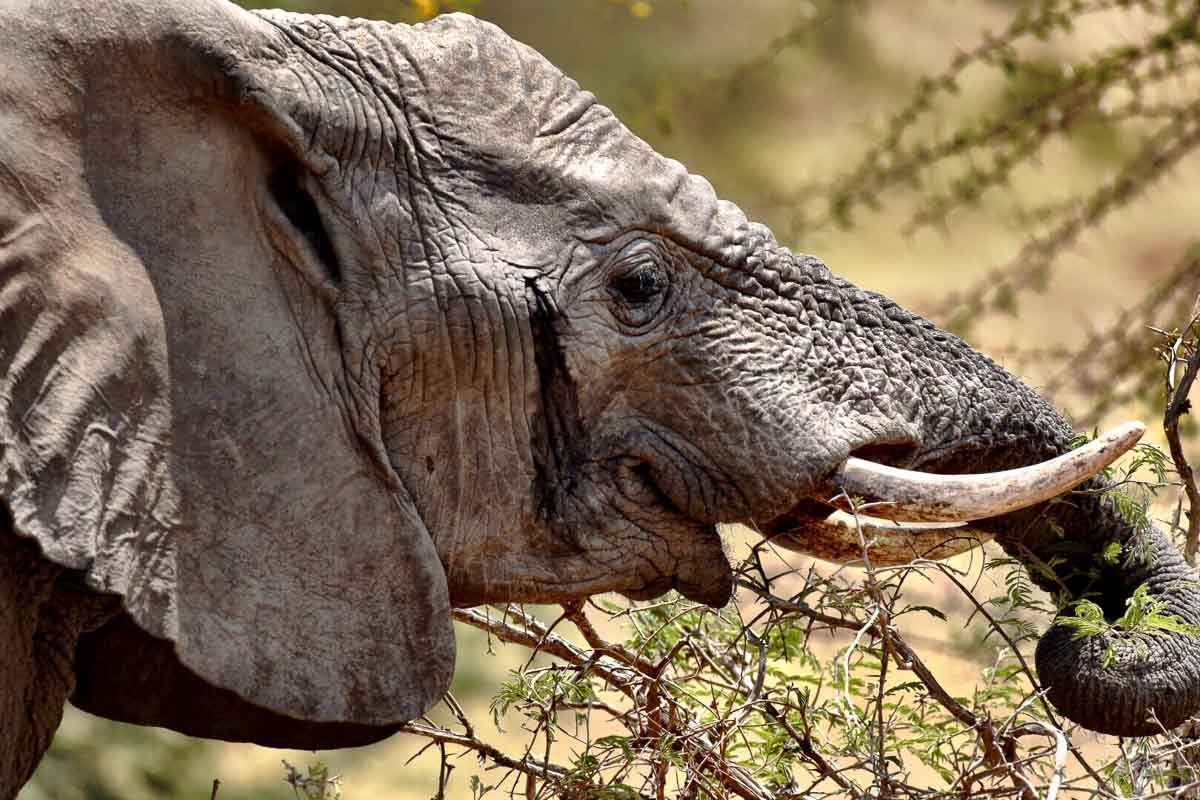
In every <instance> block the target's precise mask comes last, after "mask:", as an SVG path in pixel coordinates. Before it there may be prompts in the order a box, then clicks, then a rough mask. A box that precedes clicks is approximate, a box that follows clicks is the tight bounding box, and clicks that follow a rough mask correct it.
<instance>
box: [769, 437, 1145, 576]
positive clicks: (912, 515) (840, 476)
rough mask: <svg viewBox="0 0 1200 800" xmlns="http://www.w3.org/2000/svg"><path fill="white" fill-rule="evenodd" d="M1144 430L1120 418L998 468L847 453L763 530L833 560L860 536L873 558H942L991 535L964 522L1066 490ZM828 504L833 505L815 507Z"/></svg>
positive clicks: (850, 550) (854, 551) (856, 551)
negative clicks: (1080, 439) (1087, 436)
mask: <svg viewBox="0 0 1200 800" xmlns="http://www.w3.org/2000/svg"><path fill="white" fill-rule="evenodd" d="M1145 430H1146V427H1145V426H1144V425H1143V424H1141V423H1140V422H1127V423H1125V424H1123V425H1120V426H1118V427H1116V428H1114V429H1112V430H1111V431H1109V432H1107V433H1105V434H1104V435H1102V436H1100V437H1098V438H1096V439H1095V440H1094V441H1092V442H1089V443H1088V444H1086V445H1084V446H1082V447H1080V448H1078V449H1076V450H1071V451H1069V452H1067V453H1064V454H1062V455H1060V456H1058V457H1057V458H1053V459H1050V460H1048V461H1043V462H1041V463H1038V464H1032V465H1029V466H1026V467H1021V468H1019V469H1011V470H1005V471H1003V472H991V473H980V474H970V475H937V474H930V473H925V472H914V471H911V470H904V469H898V468H896V467H890V466H886V465H883V464H877V463H875V462H872V461H867V460H865V459H861V458H855V457H850V458H847V459H846V460H845V461H844V462H843V463H842V464H841V465H840V466H839V467H838V468H837V469H836V470H834V472H833V473H832V475H831V476H830V477H829V478H828V479H827V480H826V481H825V482H824V484H823V486H824V488H823V492H824V499H823V501H821V502H814V501H813V500H811V499H809V500H805V501H804V502H802V503H801V504H800V505H799V506H797V507H796V508H795V509H793V510H792V511H790V512H788V513H786V514H784V515H783V516H781V517H779V518H777V519H775V520H774V521H772V522H771V523H769V524H768V525H767V526H765V527H764V529H763V533H764V534H766V535H768V536H771V537H774V540H775V541H776V543H777V544H779V545H781V546H783V547H786V548H788V549H794V550H800V551H802V552H806V553H810V554H812V555H816V556H818V557H821V558H826V559H829V560H834V561H847V560H852V559H854V558H858V557H860V556H861V553H862V545H863V542H865V541H871V542H872V550H871V552H872V558H873V561H877V562H878V563H880V564H884V563H887V564H894V563H903V562H906V561H909V560H911V559H912V558H914V557H925V558H948V557H950V556H952V555H956V554H958V553H960V552H963V551H965V550H969V549H970V548H972V547H975V546H977V545H978V544H980V543H981V542H984V541H987V540H988V539H990V538H991V534H989V533H985V532H983V531H980V530H978V529H976V528H973V527H971V526H969V525H968V524H967V523H971V522H975V521H979V520H985V519H990V518H993V517H999V516H1002V515H1004V514H1009V513H1012V512H1013V511H1019V510H1020V509H1023V508H1028V507H1029V506H1033V505H1036V504H1038V503H1042V502H1045V501H1046V500H1050V499H1051V498H1053V497H1057V496H1058V495H1060V494H1063V493H1064V492H1067V491H1070V490H1071V489H1073V488H1075V487H1076V486H1078V485H1079V484H1081V483H1083V482H1084V481H1086V480H1087V479H1088V478H1091V477H1092V476H1094V475H1096V474H1097V473H1099V472H1100V471H1102V470H1103V469H1104V468H1106V467H1107V466H1109V465H1110V464H1112V463H1113V462H1114V461H1115V460H1116V459H1117V458H1119V457H1120V456H1121V455H1122V454H1124V453H1125V452H1127V451H1128V450H1129V449H1130V448H1132V447H1133V446H1134V445H1135V444H1137V442H1138V440H1139V439H1140V438H1141V437H1142V434H1143V433H1145ZM829 506H833V507H834V508H837V509H840V510H841V511H835V512H834V513H833V514H829V515H827V516H826V515H823V514H819V513H816V509H824V510H826V511H827V510H828V507H829ZM846 511H850V512H852V514H853V516H851V515H847V514H845V513H843V512H846ZM864 513H865V514H869V515H870V516H864ZM906 523H919V524H916V525H912V524H906Z"/></svg>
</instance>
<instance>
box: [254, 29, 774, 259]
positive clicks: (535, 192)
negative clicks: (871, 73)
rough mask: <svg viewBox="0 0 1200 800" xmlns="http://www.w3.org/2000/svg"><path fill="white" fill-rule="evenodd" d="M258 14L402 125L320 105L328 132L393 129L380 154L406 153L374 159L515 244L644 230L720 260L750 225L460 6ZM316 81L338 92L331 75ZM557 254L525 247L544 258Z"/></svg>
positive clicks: (350, 137) (550, 68) (356, 135)
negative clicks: (380, 12) (432, 11)
mask: <svg viewBox="0 0 1200 800" xmlns="http://www.w3.org/2000/svg"><path fill="white" fill-rule="evenodd" d="M262 13H263V15H264V16H265V17H267V18H268V19H270V20H271V21H272V22H274V23H275V24H277V25H281V27H286V28H287V29H288V30H289V32H290V33H291V34H292V35H293V41H295V39H296V38H297V36H298V37H299V38H302V39H303V40H306V41H307V42H308V43H315V44H318V45H319V46H318V47H317V48H314V49H309V48H304V49H305V50H307V52H308V55H309V56H315V57H316V58H317V59H318V61H319V62H320V63H318V65H317V69H318V70H320V71H322V72H330V71H333V72H335V73H336V74H337V75H339V76H340V78H339V81H340V82H345V83H346V84H347V85H346V86H345V89H347V90H349V91H351V92H353V93H355V94H357V95H358V96H359V97H360V99H361V101H362V102H364V103H366V104H368V105H374V106H376V107H379V108H382V109H383V113H382V114H381V115H380V116H381V117H383V118H386V119H390V120H393V121H394V122H395V125H391V124H387V123H383V124H379V123H378V121H376V122H375V123H372V125H373V126H375V125H377V126H378V127H374V129H373V130H371V131H363V130H339V129H341V128H344V127H347V126H348V127H351V128H353V127H355V126H361V125H362V124H363V119H362V117H360V116H359V115H356V114H353V113H349V112H345V111H344V110H343V111H344V113H340V114H339V113H336V110H335V109H330V108H321V109H313V110H312V113H313V115H314V116H316V117H319V118H320V125H319V127H320V128H322V129H324V130H325V131H326V132H327V133H326V136H327V138H330V139H336V140H337V141H339V142H352V143H358V142H361V137H363V136H364V135H367V136H368V138H369V137H370V136H372V135H374V136H383V137H392V138H395V139H396V141H395V142H393V143H392V144H393V145H394V146H395V147H385V148H382V149H381V150H377V151H376V152H382V153H384V154H385V155H387V156H388V158H389V159H390V158H391V157H392V156H391V155H390V154H391V153H395V152H397V151H398V150H399V151H407V152H408V155H407V156H406V157H404V158H403V159H402V163H398V164H392V163H388V164H375V165H373V166H374V167H375V168H388V167H395V168H396V169H397V170H398V171H399V172H402V173H405V174H406V175H407V178H408V179H410V180H411V179H416V180H417V181H418V182H424V183H426V184H428V185H427V186H426V187H425V188H426V189H428V190H430V191H431V192H432V193H433V194H435V195H437V194H441V195H442V196H443V197H446V198H453V199H454V200H455V201H457V202H458V203H461V204H465V205H467V206H468V207H471V206H474V208H473V209H470V208H469V209H468V214H469V215H470V216H474V217H475V218H476V219H478V220H480V221H481V223H482V227H483V228H484V229H485V230H489V229H490V230H491V231H492V232H494V233H496V234H499V238H503V239H504V240H505V241H506V242H507V243H508V244H510V245H512V244H513V243H515V242H522V241H524V242H525V243H526V246H527V247H534V249H550V248H559V247H561V246H562V239H563V236H562V233H563V232H569V237H570V238H571V239H575V240H584V241H603V240H607V239H611V238H613V237H614V236H615V235H618V234H619V233H621V232H623V231H627V230H630V229H639V228H640V229H645V230H648V231H654V232H658V233H664V234H667V235H669V236H670V237H672V238H674V239H676V240H677V241H679V242H680V243H682V244H685V245H686V246H689V247H691V248H692V249H695V250H698V251H701V252H705V253H708V254H716V255H719V256H720V257H723V258H724V257H727V256H728V253H729V248H730V245H731V241H733V240H736V239H737V238H738V232H739V231H744V230H745V229H746V227H747V224H746V219H745V216H744V215H743V214H742V212H741V211H740V210H739V209H738V208H737V207H736V206H734V205H733V204H731V203H727V202H724V201H720V200H718V199H717V197H716V194H715V192H714V191H713V188H712V186H711V185H710V184H709V183H708V181H706V180H704V179H703V178H701V177H699V176H695V175H690V174H689V173H688V172H687V170H686V169H685V168H684V167H683V165H682V164H680V163H679V162H678V161H675V160H673V159H670V158H666V157H664V156H661V155H659V154H658V153H656V152H655V151H654V150H653V149H652V148H651V147H650V146H649V145H648V144H646V142H644V141H642V140H641V139H640V138H638V137H637V136H636V135H634V134H633V133H632V132H630V131H629V130H628V129H627V128H626V127H625V126H624V125H622V124H621V122H620V121H619V120H617V118H616V117H615V116H614V115H613V114H612V112H611V111H610V110H609V109H607V108H606V107H604V106H603V105H601V104H599V103H597V102H596V101H595V98H594V97H593V96H592V95H591V94H590V93H589V92H586V91H583V90H582V89H581V88H580V87H579V85H578V84H577V83H576V82H575V81H573V80H572V79H570V78H569V77H567V76H566V75H564V74H563V73H562V72H561V71H560V70H559V69H558V68H557V67H555V66H554V65H553V64H551V63H550V62H549V61H547V60H546V59H545V58H544V57H543V56H542V55H540V54H539V53H537V52H536V51H534V50H533V49H531V48H529V47H527V46H525V45H523V44H521V43H520V42H517V41H516V40H514V39H512V38H511V37H510V36H508V35H507V34H505V33H504V32H503V31H502V30H500V29H499V28H497V27H496V26H494V25H492V24H490V23H486V22H482V21H480V20H477V19H475V18H474V17H470V16H467V15H463V14H449V15H444V16H441V17H438V18H437V19H435V20H433V21H431V22H429V23H425V24H422V25H417V26H405V25H390V24H386V23H379V22H369V21H365V20H349V19H341V18H333V17H324V16H307V15H297V14H289V13H284V12H262ZM322 92H323V96H326V97H328V96H331V95H336V94H340V92H338V93H333V92H332V90H331V89H330V88H329V87H328V86H324V87H322ZM369 116H373V115H369ZM368 121H370V120H369V119H368ZM354 149H355V150H357V151H358V152H360V153H361V152H362V149H361V145H358V144H356V146H355V148H354ZM367 150H368V152H370V150H371V148H368V149H367ZM434 184H444V185H445V186H444V189H445V191H444V192H439V191H438V190H437V188H436V186H435V185H434ZM514 205H515V206H519V207H520V209H521V214H520V215H519V216H517V217H514V216H513V215H512V208H511V207H512V206H514ZM497 206H501V207H499V208H498V207H497ZM503 206H508V207H509V208H508V211H507V213H505V209H504V208H503ZM472 211H473V212H474V213H472ZM755 227H757V226H755ZM556 234H558V235H556ZM553 255H554V254H553V253H541V254H538V253H533V252H530V253H526V254H519V255H518V257H520V258H529V259H536V260H539V261H542V262H543V263H544V261H545V259H546V258H548V257H549V258H552V257H553Z"/></svg>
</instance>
